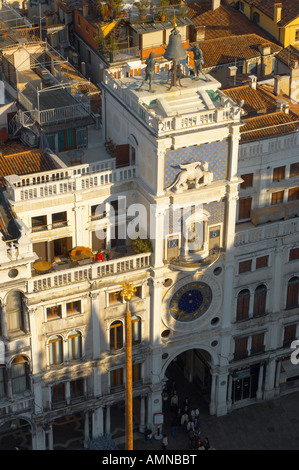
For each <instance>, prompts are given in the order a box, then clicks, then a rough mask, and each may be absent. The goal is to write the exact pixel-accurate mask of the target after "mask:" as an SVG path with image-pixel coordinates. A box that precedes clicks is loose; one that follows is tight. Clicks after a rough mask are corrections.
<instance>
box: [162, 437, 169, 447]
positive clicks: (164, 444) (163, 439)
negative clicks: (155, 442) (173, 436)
mask: <svg viewBox="0 0 299 470" xmlns="http://www.w3.org/2000/svg"><path fill="white" fill-rule="evenodd" d="M167 446H168V439H167V435H166V434H163V438H162V450H166V447H167Z"/></svg>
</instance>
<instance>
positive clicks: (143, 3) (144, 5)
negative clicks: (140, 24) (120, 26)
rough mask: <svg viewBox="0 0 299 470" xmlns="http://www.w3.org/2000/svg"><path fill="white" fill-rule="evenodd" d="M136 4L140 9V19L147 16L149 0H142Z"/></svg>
mask: <svg viewBox="0 0 299 470" xmlns="http://www.w3.org/2000/svg"><path fill="white" fill-rule="evenodd" d="M135 5H136V7H137V8H138V10H139V16H140V19H142V20H144V19H145V18H146V10H147V9H148V8H149V6H150V3H149V1H148V0H140V2H136V3H135Z"/></svg>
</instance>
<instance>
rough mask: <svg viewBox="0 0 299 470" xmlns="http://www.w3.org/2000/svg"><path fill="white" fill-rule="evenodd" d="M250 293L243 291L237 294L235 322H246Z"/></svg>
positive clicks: (246, 290)
mask: <svg viewBox="0 0 299 470" xmlns="http://www.w3.org/2000/svg"><path fill="white" fill-rule="evenodd" d="M249 301H250V292H249V290H248V289H243V290H242V291H241V292H239V295H238V299H237V321H240V320H246V319H247V318H248V315H249Z"/></svg>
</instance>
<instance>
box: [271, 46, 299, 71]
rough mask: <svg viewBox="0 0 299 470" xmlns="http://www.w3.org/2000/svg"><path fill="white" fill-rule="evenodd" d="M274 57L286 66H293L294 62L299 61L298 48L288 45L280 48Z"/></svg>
mask: <svg viewBox="0 0 299 470" xmlns="http://www.w3.org/2000/svg"><path fill="white" fill-rule="evenodd" d="M276 57H277V59H279V60H280V61H281V62H283V63H284V64H286V65H287V66H288V67H290V68H293V67H294V66H295V64H294V62H298V61H299V50H298V49H297V48H296V47H294V46H291V45H290V46H288V47H285V48H284V49H282V50H281V51H280V52H279V53H278V54H277V55H276Z"/></svg>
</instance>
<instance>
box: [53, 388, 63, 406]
mask: <svg viewBox="0 0 299 470" xmlns="http://www.w3.org/2000/svg"><path fill="white" fill-rule="evenodd" d="M51 399H52V403H53V404H57V403H63V402H64V401H65V385H64V384H58V385H54V387H52V388H51Z"/></svg>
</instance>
